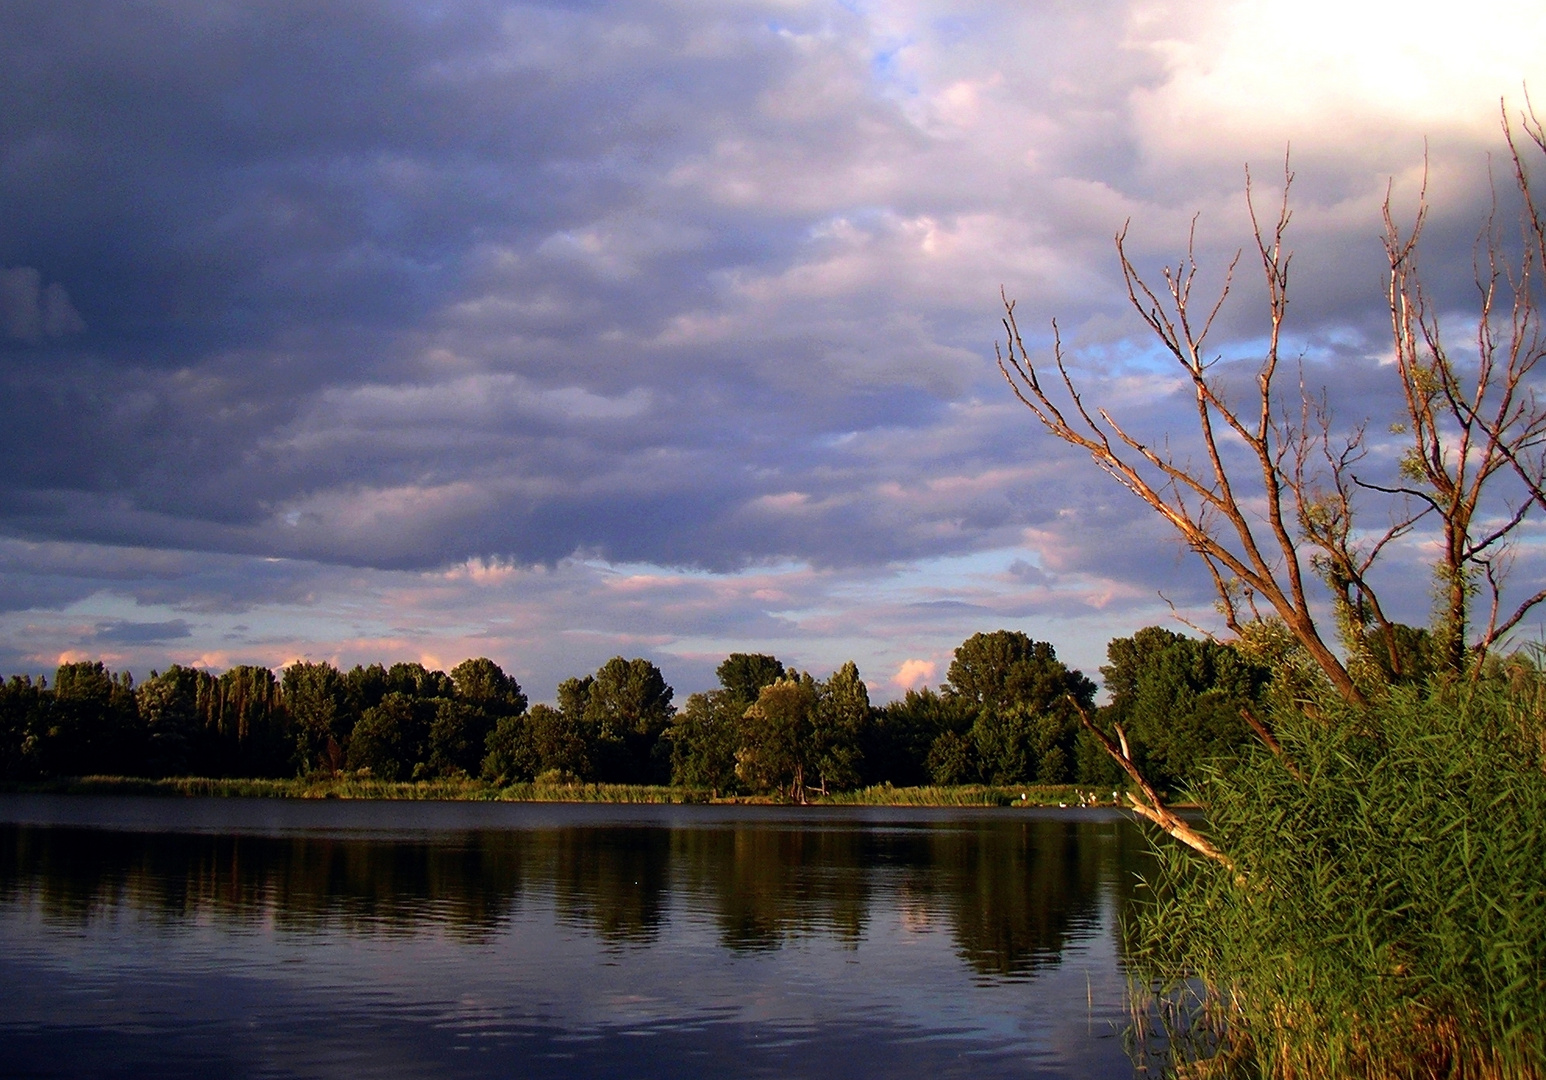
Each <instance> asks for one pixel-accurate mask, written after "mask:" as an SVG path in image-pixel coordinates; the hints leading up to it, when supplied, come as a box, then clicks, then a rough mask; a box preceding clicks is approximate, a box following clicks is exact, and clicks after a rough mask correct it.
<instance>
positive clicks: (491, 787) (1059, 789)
mask: <svg viewBox="0 0 1546 1080" xmlns="http://www.w3.org/2000/svg"><path fill="white" fill-rule="evenodd" d="M8 794H14V795H45V794H46V795H150V796H183V797H206V798H208V797H213V798H259V799H362V800H377V801H395V802H425V801H436V802H530V803H611V804H629V803H634V804H639V803H645V804H649V803H653V804H661V805H684V804H705V805H721V806H735V805H745V806H799V805H807V806H827V807H831V806H934V807H952V806H959V807H1015V806H1021V807H1080V806H1103V807H1112V806H1118V805H1122V804H1121V803H1120V801H1119V800H1120V794H1121V793H1120V792H1113V791H1111V790H1109V789H1108V790H1105V791H1102V790H1099V789H1096V788H1092V787H1090V786H1087V785H1076V784H1013V785H995V784H964V785H959V786H953V787H932V786H930V787H893V786H891V785H890V784H880V785H876V786H874V787H867V788H860V789H857V790H853V791H841V792H832V793H829V794H827V795H822V794H821V793H820V792H814V791H813V792H811V793H809V794H808V795H807V799H806V802H805V803H804V804H800V803H797V802H795V801H793V800H791V799H788V798H780V797H776V796H772V795H723V794H719V793H717V792H714V791H710V790H709V789H706V788H704V789H698V788H687V787H675V786H668V785H648V784H596V783H574V784H548V783H534V782H525V783H516V784H509V785H503V786H501V785H497V784H492V783H488V782H486V781H482V780H456V779H440V780H418V781H387V780H374V779H368V778H359V777H321V778H294V779H239V778H210V777H168V778H164V779H150V778H142V777H130V776H82V777H60V778H56V779H51V780H35V781H7V782H4V783H0V795H8Z"/></svg>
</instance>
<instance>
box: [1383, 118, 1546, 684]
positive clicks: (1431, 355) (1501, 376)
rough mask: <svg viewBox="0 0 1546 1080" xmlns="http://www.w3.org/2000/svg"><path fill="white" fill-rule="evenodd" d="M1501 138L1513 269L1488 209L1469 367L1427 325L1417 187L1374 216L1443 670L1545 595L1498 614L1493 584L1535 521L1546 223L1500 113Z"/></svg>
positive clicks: (1405, 469)
mask: <svg viewBox="0 0 1546 1080" xmlns="http://www.w3.org/2000/svg"><path fill="white" fill-rule="evenodd" d="M1522 127H1523V129H1524V131H1525V133H1526V134H1527V135H1528V136H1529V138H1530V139H1531V141H1532V142H1533V143H1534V145H1535V146H1536V148H1538V149H1539V150H1541V151H1542V152H1543V153H1546V138H1543V137H1542V131H1541V126H1540V124H1539V122H1538V121H1536V120H1535V118H1534V115H1533V113H1532V112H1531V111H1529V110H1528V109H1527V110H1526V112H1525V113H1524V115H1523V117H1522ZM1503 135H1504V139H1505V141H1506V143H1507V145H1508V150H1509V160H1510V164H1511V165H1512V172H1513V177H1512V179H1513V181H1514V188H1515V191H1516V193H1517V195H1518V197H1519V199H1520V203H1521V207H1520V244H1519V249H1518V254H1517V257H1516V258H1514V259H1512V260H1510V259H1508V258H1507V257H1506V256H1505V251H1506V246H1505V244H1504V242H1503V238H1502V236H1501V233H1500V230H1499V229H1498V228H1497V221H1496V218H1497V200H1496V197H1494V200H1493V211H1492V213H1490V214H1489V216H1488V220H1487V224H1486V227H1485V229H1484V231H1483V239H1482V240H1481V241H1480V242H1479V244H1478V248H1479V255H1478V258H1477V263H1476V284H1477V289H1478V292H1479V294H1480V302H1479V308H1480V311H1479V314H1478V318H1477V325H1476V339H1475V349H1476V358H1475V360H1474V362H1464V361H1462V360H1461V359H1459V358H1458V357H1457V356H1456V355H1454V354H1453V353H1452V352H1451V350H1450V349H1449V348H1448V346H1447V344H1446V341H1445V337H1444V335H1443V334H1442V333H1441V331H1440V326H1439V313H1438V310H1437V306H1436V304H1435V303H1434V301H1433V300H1432V299H1431V298H1430V296H1429V294H1428V293H1427V291H1426V290H1425V289H1424V287H1423V284H1422V281H1421V279H1420V277H1419V274H1418V267H1417V253H1418V241H1419V239H1420V238H1421V236H1422V231H1423V226H1424V224H1425V221H1426V218H1427V213H1428V204H1427V199H1426V184H1425V185H1424V191H1423V194H1422V197H1421V198H1420V199H1419V205H1418V210H1417V214H1416V217H1415V220H1414V221H1413V224H1412V226H1411V228H1410V229H1407V230H1403V229H1402V228H1401V227H1400V226H1399V225H1398V224H1397V223H1396V220H1395V216H1394V214H1393V213H1392V209H1391V200H1390V197H1389V195H1387V197H1386V200H1385V206H1384V218H1385V249H1386V253H1387V255H1388V256H1389V260H1390V281H1389V301H1390V317H1391V330H1392V337H1393V339H1394V344H1395V354H1396V366H1397V370H1398V372H1399V373H1400V377H1401V384H1402V389H1403V391H1404V394H1405V400H1406V413H1407V416H1406V421H1405V427H1406V430H1407V432H1408V434H1409V435H1410V436H1411V439H1412V443H1411V445H1410V446H1409V447H1408V450H1407V453H1406V455H1405V457H1404V458H1403V459H1402V462H1401V471H1402V477H1403V479H1404V480H1406V481H1408V483H1406V484H1403V485H1398V486H1395V487H1380V486H1378V485H1374V484H1364V485H1363V486H1365V487H1370V488H1377V489H1378V490H1382V491H1399V492H1401V493H1402V494H1404V495H1407V496H1410V497H1411V498H1413V499H1416V500H1419V501H1420V502H1422V503H1423V504H1425V506H1426V507H1427V508H1428V509H1429V510H1431V511H1433V512H1434V514H1435V516H1436V517H1437V519H1438V522H1439V534H1440V535H1439V559H1438V563H1437V565H1436V567H1435V574H1436V577H1437V582H1438V590H1439V596H1438V601H1439V603H1438V610H1437V612H1436V617H1435V619H1434V624H1435V632H1436V636H1437V638H1438V641H1439V646H1440V652H1441V655H1442V656H1443V658H1444V660H1445V663H1446V664H1447V665H1448V666H1449V667H1450V668H1452V669H1454V670H1459V669H1461V668H1462V667H1463V666H1464V665H1465V663H1466V661H1467V657H1468V651H1469V655H1471V656H1476V657H1479V656H1481V655H1485V654H1486V652H1487V651H1488V650H1490V649H1491V648H1492V647H1493V645H1494V644H1495V643H1496V642H1498V641H1499V640H1500V639H1501V638H1502V637H1503V636H1504V635H1506V634H1507V633H1508V632H1509V631H1511V630H1512V629H1513V628H1514V627H1515V626H1517V625H1518V624H1519V622H1520V621H1521V620H1522V619H1523V618H1524V617H1525V616H1526V615H1527V614H1528V613H1529V612H1530V611H1531V610H1532V609H1533V608H1535V607H1536V606H1537V605H1538V604H1540V603H1542V602H1543V601H1546V589H1543V590H1539V591H1535V592H1533V593H1532V594H1531V595H1528V596H1525V597H1524V598H1522V599H1520V600H1517V601H1515V602H1513V603H1512V605H1511V606H1510V607H1509V608H1508V610H1507V612H1506V613H1505V607H1504V603H1503V586H1504V581H1505V579H1506V576H1507V569H1508V567H1509V564H1510V562H1511V555H1512V550H1511V547H1512V545H1511V542H1512V541H1513V540H1514V539H1515V538H1516V536H1517V533H1518V530H1519V529H1520V527H1521V525H1522V524H1523V523H1524V521H1525V518H1526V516H1527V515H1528V514H1529V512H1530V511H1531V510H1532V509H1534V508H1540V509H1546V491H1543V482H1542V478H1543V475H1546V409H1543V408H1542V407H1541V405H1540V404H1539V402H1538V401H1537V398H1536V395H1535V391H1534V384H1533V376H1534V374H1535V369H1536V367H1537V365H1538V364H1539V363H1540V362H1541V360H1542V358H1543V357H1546V327H1543V324H1542V303H1541V301H1542V297H1541V287H1542V275H1543V273H1546V221H1543V218H1542V216H1541V213H1540V211H1539V209H1538V208H1537V206H1536V203H1535V200H1534V197H1533V195H1532V193H1531V190H1530V184H1529V177H1528V173H1527V170H1526V167H1525V162H1524V158H1523V156H1522V154H1521V153H1520V147H1519V144H1518V142H1517V141H1516V139H1515V136H1514V131H1513V126H1512V124H1511V123H1510V122H1509V118H1508V113H1507V110H1506V109H1505V110H1504V113H1503ZM1508 477H1512V478H1513V479H1514V480H1515V481H1516V482H1518V483H1519V484H1520V485H1522V486H1520V487H1519V488H1518V489H1517V490H1516V491H1515V492H1514V493H1513V497H1512V500H1511V501H1510V502H1506V503H1505V504H1504V508H1503V510H1502V512H1501V513H1500V512H1498V511H1497V509H1496V507H1495V506H1492V507H1489V505H1488V504H1487V502H1486V501H1484V497H1485V496H1487V495H1489V494H1493V495H1494V503H1496V502H1497V501H1498V499H1499V498H1501V499H1504V500H1508V499H1509V496H1508V495H1507V494H1503V495H1498V494H1497V488H1498V487H1499V481H1500V480H1502V479H1505V478H1508ZM1483 585H1484V586H1485V589H1486V600H1487V608H1488V614H1487V617H1486V621H1485V623H1484V624H1483V625H1482V626H1481V628H1480V630H1479V632H1478V633H1477V636H1476V640H1475V641H1474V642H1473V643H1470V646H1469V650H1468V638H1469V637H1470V633H1471V626H1470V624H1471V617H1470V606H1471V602H1472V600H1473V597H1474V595H1475V593H1476V592H1477V591H1478V589H1479V588H1481V587H1483Z"/></svg>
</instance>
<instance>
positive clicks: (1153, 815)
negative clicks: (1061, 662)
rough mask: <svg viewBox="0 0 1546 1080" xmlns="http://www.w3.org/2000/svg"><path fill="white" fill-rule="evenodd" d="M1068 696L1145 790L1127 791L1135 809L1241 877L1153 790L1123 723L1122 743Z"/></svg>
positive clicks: (1087, 724)
mask: <svg viewBox="0 0 1546 1080" xmlns="http://www.w3.org/2000/svg"><path fill="white" fill-rule="evenodd" d="M1068 700H1069V702H1070V703H1072V705H1073V707H1074V710H1075V711H1076V712H1077V713H1078V714H1079V723H1081V724H1082V725H1084V727H1085V728H1086V729H1087V730H1088V731H1089V732H1090V734H1092V735H1094V736H1095V738H1096V739H1097V740H1098V741H1099V742H1100V744H1101V746H1102V747H1103V748H1104V749H1105V751H1106V753H1107V754H1109V755H1111V758H1112V760H1114V761H1115V762H1116V763H1117V764H1118V765H1120V766H1122V770H1123V771H1124V772H1125V773H1127V775H1128V776H1130V777H1132V780H1133V783H1135V784H1137V785H1138V789H1139V790H1140V791H1142V792H1143V798H1142V799H1140V798H1139V797H1138V796H1136V795H1134V794H1132V793H1131V792H1129V793H1128V796H1127V799H1128V802H1129V803H1131V804H1132V807H1133V809H1134V810H1135V811H1137V812H1138V813H1139V814H1141V815H1142V816H1144V817H1146V818H1148V819H1149V820H1150V821H1152V822H1154V824H1156V825H1158V826H1159V827H1160V829H1162V830H1163V831H1164V832H1165V833H1166V834H1168V835H1169V836H1171V837H1172V838H1174V839H1176V840H1179V841H1181V843H1183V844H1185V845H1186V846H1187V847H1189V848H1191V849H1192V850H1193V851H1195V852H1197V853H1198V854H1200V855H1205V856H1207V857H1208V858H1210V859H1212V860H1213V861H1214V862H1216V863H1218V864H1220V865H1221V866H1223V867H1224V868H1225V869H1227V870H1229V871H1230V873H1232V874H1234V875H1235V876H1236V879H1237V880H1240V871H1239V870H1238V869H1237V868H1236V867H1235V863H1234V860H1233V859H1231V858H1230V857H1229V856H1228V855H1225V854H1224V853H1223V852H1222V851H1220V850H1219V849H1218V848H1216V847H1214V846H1213V844H1212V843H1211V842H1209V840H1208V839H1207V837H1205V836H1203V835H1202V834H1201V833H1199V832H1198V831H1197V830H1196V829H1193V828H1192V827H1191V826H1190V825H1188V824H1187V823H1186V822H1185V821H1183V820H1181V819H1180V818H1179V817H1177V816H1176V815H1175V814H1174V813H1173V812H1172V811H1171V810H1169V809H1168V808H1167V807H1166V806H1165V804H1164V802H1163V801H1162V800H1161V799H1160V797H1159V793H1158V792H1157V791H1155V790H1154V787H1153V785H1151V784H1150V783H1149V781H1148V780H1146V779H1144V775H1143V773H1141V772H1139V771H1138V766H1137V765H1136V764H1134V763H1133V758H1132V755H1131V753H1129V751H1128V748H1127V735H1126V734H1125V733H1124V732H1123V731H1122V725H1120V724H1118V725H1116V732H1117V738H1118V739H1120V740H1121V745H1120V746H1119V745H1118V744H1117V742H1116V741H1114V740H1113V739H1112V738H1111V736H1110V735H1107V734H1106V733H1105V732H1104V731H1102V730H1101V729H1100V728H1098V727H1096V726H1095V724H1094V722H1093V721H1091V720H1090V715H1089V713H1087V712H1085V710H1084V707H1083V706H1082V705H1080V704H1079V702H1078V701H1076V700H1074V697H1073V696H1072V695H1069V698H1068Z"/></svg>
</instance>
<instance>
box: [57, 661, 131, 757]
mask: <svg viewBox="0 0 1546 1080" xmlns="http://www.w3.org/2000/svg"><path fill="white" fill-rule="evenodd" d="M40 742H41V745H40V747H39V749H40V751H41V757H42V760H43V768H44V771H46V772H49V773H52V774H54V775H56V776H59V775H64V776H72V775H73V776H82V775H87V774H92V773H101V774H111V775H115V776H137V775H139V774H140V771H141V769H142V768H143V765H144V729H143V728H142V727H141V725H140V719H139V709H138V706H137V705H136V704H135V700H134V680H133V679H132V678H130V677H129V675H128V673H127V672H125V673H123V674H121V675H114V674H113V673H112V672H110V671H108V670H107V668H106V667H105V666H103V664H102V662H101V661H100V660H92V661H81V662H77V663H67V664H60V665H59V668H58V670H57V671H56V672H55V673H54V691H53V701H52V708H51V709H49V719H48V724H47V728H46V731H45V732H44V733H43V738H42V739H41V740H40Z"/></svg>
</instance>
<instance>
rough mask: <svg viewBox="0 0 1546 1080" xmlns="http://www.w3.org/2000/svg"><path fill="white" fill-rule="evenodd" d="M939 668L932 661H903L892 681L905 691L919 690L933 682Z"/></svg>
mask: <svg viewBox="0 0 1546 1080" xmlns="http://www.w3.org/2000/svg"><path fill="white" fill-rule="evenodd" d="M937 667H938V665H937V664H935V663H934V661H932V660H903V661H902V664H901V666H900V667H898V668H897V669H896V674H895V675H893V676H891V681H892V683H893V684H895V685H896V686H897V687H899V688H901V689H903V690H917V689H918V688H919V687H920V686H925V685H927V684H928V683H929V682H931V681H932V680H933V678H934V672H935V669H936V668H937Z"/></svg>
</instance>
